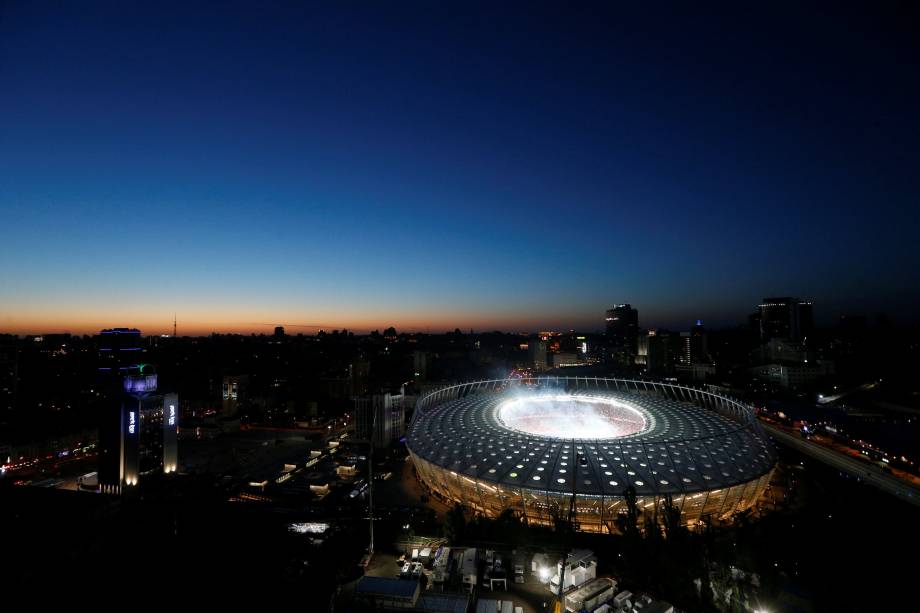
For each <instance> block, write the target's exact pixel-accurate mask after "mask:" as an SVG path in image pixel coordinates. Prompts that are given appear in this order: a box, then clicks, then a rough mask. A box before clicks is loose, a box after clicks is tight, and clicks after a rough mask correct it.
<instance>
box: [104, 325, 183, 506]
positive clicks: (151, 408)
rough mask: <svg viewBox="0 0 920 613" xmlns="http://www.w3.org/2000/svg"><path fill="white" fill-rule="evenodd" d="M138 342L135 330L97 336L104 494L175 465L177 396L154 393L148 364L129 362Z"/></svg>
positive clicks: (154, 381)
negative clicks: (103, 405) (102, 406)
mask: <svg viewBox="0 0 920 613" xmlns="http://www.w3.org/2000/svg"><path fill="white" fill-rule="evenodd" d="M139 346H140V331H138V330H133V329H126V328H116V329H113V330H103V332H102V334H101V335H100V348H99V351H100V356H101V358H102V363H103V364H105V366H101V367H100V369H99V370H100V372H101V374H102V378H103V381H104V383H103V385H105V386H106V391H107V395H106V396H107V406H106V408H105V409H104V410H103V415H102V423H101V424H100V426H99V485H100V488H101V490H102V491H103V492H105V493H111V494H120V493H122V492H124V490H125V488H126V487H131V486H135V485H137V484H138V482H139V481H140V480H141V478H143V477H145V476H148V475H153V474H156V473H171V472H175V470H176V469H177V467H178V444H177V438H178V428H179V397H178V395H177V394H175V393H169V394H161V393H158V392H157V375H156V372H155V371H154V368H153V366H151V365H149V364H137V363H134V364H132V363H130V362H131V359H132V358H133V357H135V356H136V355H137V353H135V352H137V351H139V349H137V348H138V347H139Z"/></svg>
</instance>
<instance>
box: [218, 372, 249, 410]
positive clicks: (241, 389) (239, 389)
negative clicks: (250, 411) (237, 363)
mask: <svg viewBox="0 0 920 613" xmlns="http://www.w3.org/2000/svg"><path fill="white" fill-rule="evenodd" d="M220 396H221V407H222V409H223V410H222V411H221V412H222V413H223V414H224V415H225V416H227V417H229V416H231V415H236V414H237V413H238V412H239V411H240V408H246V406H247V404H248V400H249V375H224V378H223V381H222V382H221V386H220Z"/></svg>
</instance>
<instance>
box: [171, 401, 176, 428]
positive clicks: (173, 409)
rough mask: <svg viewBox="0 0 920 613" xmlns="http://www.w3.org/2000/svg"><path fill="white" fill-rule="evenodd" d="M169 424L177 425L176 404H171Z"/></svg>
mask: <svg viewBox="0 0 920 613" xmlns="http://www.w3.org/2000/svg"><path fill="white" fill-rule="evenodd" d="M169 425H170V426H175V425H176V405H174V404H171V405H169Z"/></svg>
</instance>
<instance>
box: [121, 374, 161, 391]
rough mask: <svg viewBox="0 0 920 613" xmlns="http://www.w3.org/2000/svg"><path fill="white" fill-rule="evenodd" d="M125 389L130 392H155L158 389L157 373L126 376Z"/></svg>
mask: <svg viewBox="0 0 920 613" xmlns="http://www.w3.org/2000/svg"><path fill="white" fill-rule="evenodd" d="M124 384H125V391H126V392H128V393H144V392H155V391H156V389H157V376H156V375H132V376H127V377H125V382H124Z"/></svg>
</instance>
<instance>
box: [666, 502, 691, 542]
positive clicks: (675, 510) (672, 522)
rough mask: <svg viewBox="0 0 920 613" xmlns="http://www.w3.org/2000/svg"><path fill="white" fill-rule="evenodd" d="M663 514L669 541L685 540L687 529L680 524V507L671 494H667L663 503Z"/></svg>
mask: <svg viewBox="0 0 920 613" xmlns="http://www.w3.org/2000/svg"><path fill="white" fill-rule="evenodd" d="M661 515H662V521H663V523H664V534H665V536H666V537H667V539H668V541H671V542H675V541H681V540H683V537H684V534H685V532H686V529H685V528H684V527H683V526H682V525H681V524H680V508H679V507H678V506H677V505H676V504H674V498H673V497H672V496H671V494H665V497H664V502H663V503H662V505H661Z"/></svg>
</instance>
